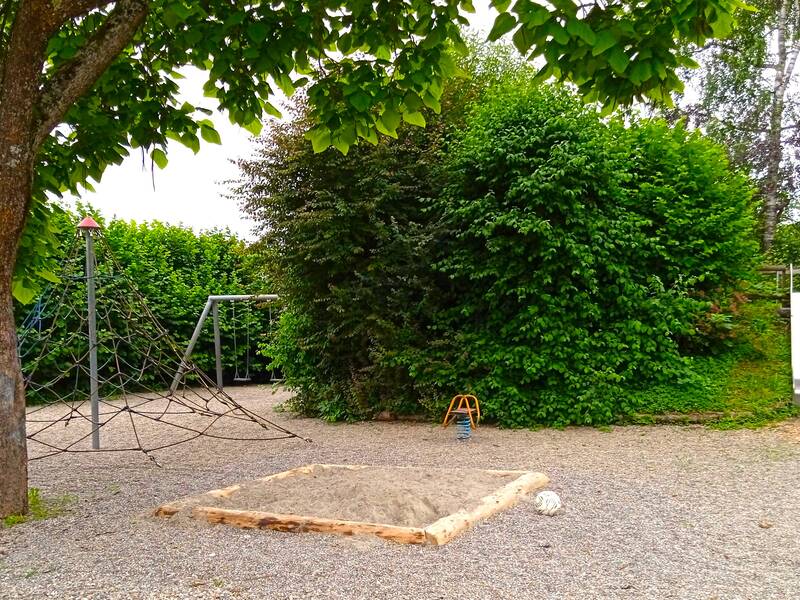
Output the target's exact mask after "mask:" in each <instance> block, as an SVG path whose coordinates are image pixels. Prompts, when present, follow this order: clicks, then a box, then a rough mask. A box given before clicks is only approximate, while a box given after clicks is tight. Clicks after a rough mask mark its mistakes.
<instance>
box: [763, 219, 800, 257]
mask: <svg viewBox="0 0 800 600" xmlns="http://www.w3.org/2000/svg"><path fill="white" fill-rule="evenodd" d="M767 258H768V260H770V261H771V262H773V263H778V264H782V265H789V264H794V265H798V264H800V223H784V224H782V225H779V226H778V229H777V230H776V231H775V240H774V241H773V243H772V248H770V251H769V254H768V257H767Z"/></svg>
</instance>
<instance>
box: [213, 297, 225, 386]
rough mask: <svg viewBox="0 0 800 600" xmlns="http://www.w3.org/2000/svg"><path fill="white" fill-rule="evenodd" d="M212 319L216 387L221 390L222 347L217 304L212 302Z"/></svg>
mask: <svg viewBox="0 0 800 600" xmlns="http://www.w3.org/2000/svg"><path fill="white" fill-rule="evenodd" d="M211 311H212V317H213V319H214V359H215V360H216V364H217V387H218V388H219V389H220V390H221V389H222V347H221V346H222V345H221V343H220V339H219V302H217V301H216V300H213V301H212V304H211Z"/></svg>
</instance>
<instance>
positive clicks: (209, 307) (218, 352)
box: [169, 294, 278, 394]
mask: <svg viewBox="0 0 800 600" xmlns="http://www.w3.org/2000/svg"><path fill="white" fill-rule="evenodd" d="M277 299H278V295H277V294H239V295H222V296H209V297H208V300H206V304H205V306H204V307H203V312H201V313H200V318H199V319H198V320H197V325H195V328H194V332H193V333H192V337H191V339H190V340H189V344H188V345H187V346H186V351H185V352H184V353H183V359H182V360H181V364H180V365H179V366H178V370H177V371H175V376H174V377H173V378H172V385H170V386H169V392H170V394H174V393H175V390H177V389H178V385H180V382H181V377H183V374H184V373H185V372H186V369H187V365H188V364H189V358H191V356H192V352H193V351H194V346H195V344H196V343H197V340H198V339H199V338H200V333H201V332H202V331H203V325H204V324H205V322H206V319H207V318H208V313H211V318H212V321H213V323H214V359H215V362H216V371H217V382H216V383H217V388H218V389H220V390H222V343H221V341H220V334H219V303H220V302H274V301H275V300H277ZM248 352H249V348H248ZM237 372H238V371H237ZM248 372H249V365H248ZM240 379H241V378H240Z"/></svg>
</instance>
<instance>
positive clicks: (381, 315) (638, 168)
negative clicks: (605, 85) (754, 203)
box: [241, 76, 756, 426]
mask: <svg viewBox="0 0 800 600" xmlns="http://www.w3.org/2000/svg"><path fill="white" fill-rule="evenodd" d="M471 99H472V100H475V99H480V101H479V102H473V103H472V104H471V105H470V106H471V108H469V109H468V108H467V106H465V105H460V106H458V110H455V111H452V112H448V111H446V110H445V111H443V114H442V116H441V117H439V118H438V119H437V120H436V123H437V124H438V125H437V126H436V127H434V128H432V130H424V131H420V130H416V129H409V130H406V131H404V132H403V133H402V135H401V137H400V139H399V140H397V141H394V142H390V143H389V144H387V145H384V146H378V147H359V148H357V149H355V152H351V154H350V155H348V156H347V157H343V156H340V155H337V154H335V153H334V152H332V151H329V152H325V153H321V154H316V155H315V154H313V153H312V152H311V151H310V149H308V147H307V146H306V145H304V144H303V140H302V138H301V137H300V135H301V134H300V133H299V128H297V129H295V128H294V126H292V125H288V126H285V127H284V128H283V129H281V130H280V131H279V132H277V134H276V135H273V137H272V138H271V139H270V141H269V142H265V144H266V146H265V150H264V152H263V155H262V156H261V157H260V158H258V159H256V160H254V161H251V162H249V163H247V164H246V165H245V169H246V170H245V177H244V179H245V181H246V182H247V184H246V185H243V186H242V188H241V191H242V194H243V196H244V198H245V202H246V206H247V207H248V210H249V211H250V212H251V214H252V215H253V216H254V217H255V218H256V219H257V220H259V221H260V222H261V223H262V225H263V230H264V232H265V238H264V241H265V244H266V246H268V247H269V248H271V254H270V257H271V260H270V269H271V274H272V277H274V278H275V281H276V283H277V284H278V285H279V286H280V289H281V291H282V293H283V294H284V295H285V297H286V298H287V302H288V305H287V310H286V312H285V313H284V316H283V319H282V322H281V328H280V335H279V336H278V338H277V339H276V340H275V343H274V345H273V348H272V350H271V351H272V352H273V353H274V354H275V356H276V357H277V359H278V362H279V363H280V365H281V367H282V368H283V370H284V372H285V374H286V376H287V380H288V382H289V383H290V384H292V385H293V386H295V387H296V388H297V390H298V392H299V393H298V402H297V406H298V407H299V408H300V409H302V410H305V411H307V412H310V413H313V414H319V415H322V416H325V417H327V418H332V419H336V418H353V417H355V418H357V417H364V416H368V415H370V414H374V413H375V412H377V411H379V410H385V409H390V410H396V411H400V412H402V411H407V412H420V411H421V410H428V411H430V412H432V413H437V412H438V411H440V410H441V409H442V406H443V405H444V403H446V401H447V400H448V398H449V396H451V395H452V394H454V393H456V392H459V391H464V390H472V391H475V392H477V393H478V395H479V397H480V398H481V399H482V402H483V406H484V408H485V409H486V414H487V416H488V417H489V418H490V419H493V420H496V421H498V422H499V423H501V424H503V425H507V426H529V425H536V424H567V423H607V422H610V421H612V420H614V419H615V418H616V417H617V416H618V415H620V414H622V413H625V412H628V411H631V410H634V409H635V408H636V407H635V406H634V405H633V404H632V400H631V398H632V397H634V395H633V394H631V390H635V389H638V388H641V387H643V386H647V385H650V384H652V383H654V382H658V381H668V380H670V379H675V378H678V377H680V376H681V375H682V374H683V373H684V371H685V368H686V366H685V357H686V355H687V352H697V351H698V349H699V348H704V349H705V348H708V347H709V346H713V344H714V340H713V338H712V337H710V335H711V334H712V333H713V331H712V330H710V329H709V328H708V327H707V326H706V324H705V321H707V318H706V317H707V315H708V313H709V312H710V311H712V310H714V311H717V310H721V309H724V305H725V299H726V298H727V297H728V296H729V295H730V293H731V291H732V290H733V289H735V287H736V286H737V284H738V282H739V281H740V279H741V278H742V277H744V276H746V274H747V273H748V272H749V270H750V268H751V266H752V263H753V260H754V257H755V253H756V250H755V245H754V242H753V238H752V231H753V224H752V221H751V219H750V216H749V215H750V214H751V210H750V206H749V202H750V198H751V195H752V194H751V189H750V186H749V183H748V181H747V180H746V178H744V177H743V176H741V175H739V174H737V173H735V172H732V171H731V170H730V168H729V167H728V165H727V162H726V160H725V156H724V151H723V150H722V149H720V148H719V147H717V146H715V145H714V144H712V143H711V142H709V141H707V140H705V139H704V138H702V136H700V135H699V134H695V133H690V132H687V131H686V130H685V129H683V128H682V127H680V126H678V127H676V128H671V127H669V126H668V125H667V124H665V123H663V122H660V121H642V122H637V123H634V124H632V125H629V126H626V125H624V124H622V123H620V122H611V123H608V122H605V121H603V120H602V119H601V118H600V117H599V116H598V115H597V114H596V113H595V112H594V110H592V109H591V108H586V107H585V106H584V105H583V104H582V103H581V102H580V101H579V100H578V99H577V98H575V97H574V96H572V95H571V94H569V93H568V92H566V91H564V90H562V89H557V88H552V87H546V86H544V87H538V86H535V85H532V84H530V83H529V82H528V81H527V80H526V78H525V77H524V76H523V77H517V78H516V79H515V80H514V81H513V82H511V83H505V84H501V85H489V86H487V87H485V88H484V89H482V90H481V91H480V92H479V93H477V94H475V93H473V94H472V96H471ZM721 307H722V308H721ZM697 338H703V343H696V341H695V340H696V339H697Z"/></svg>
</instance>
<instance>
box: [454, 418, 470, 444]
mask: <svg viewBox="0 0 800 600" xmlns="http://www.w3.org/2000/svg"><path fill="white" fill-rule="evenodd" d="M471 435H472V426H471V425H470V422H469V415H458V419H456V439H457V440H468V439H469V438H470V436H471Z"/></svg>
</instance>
